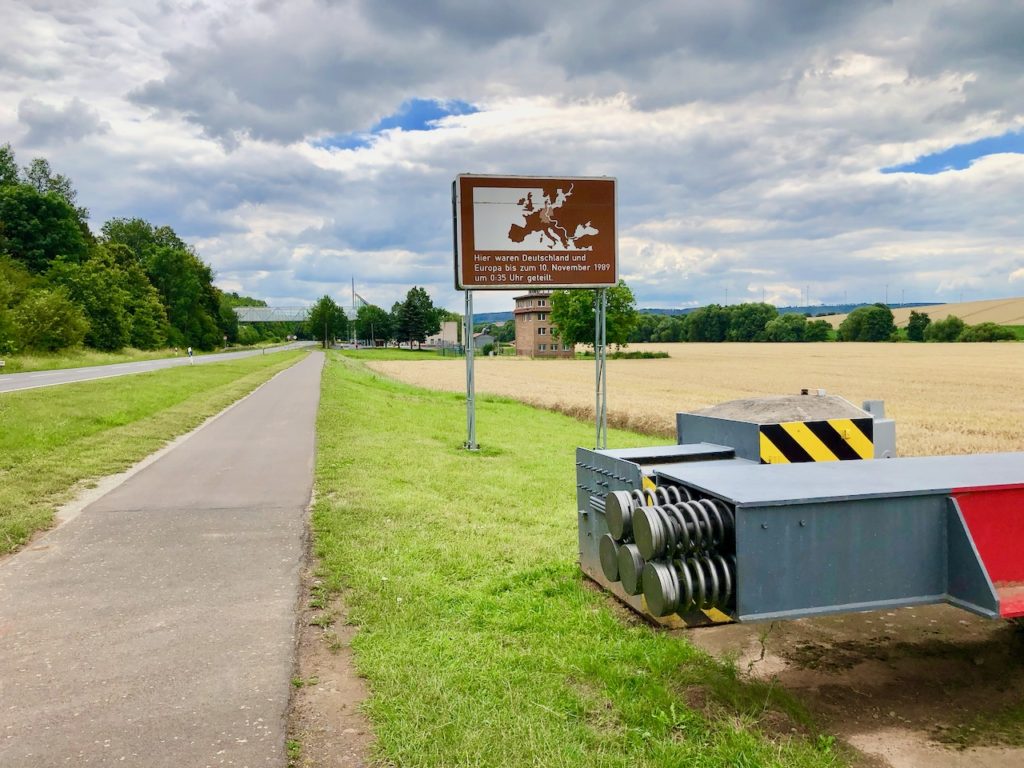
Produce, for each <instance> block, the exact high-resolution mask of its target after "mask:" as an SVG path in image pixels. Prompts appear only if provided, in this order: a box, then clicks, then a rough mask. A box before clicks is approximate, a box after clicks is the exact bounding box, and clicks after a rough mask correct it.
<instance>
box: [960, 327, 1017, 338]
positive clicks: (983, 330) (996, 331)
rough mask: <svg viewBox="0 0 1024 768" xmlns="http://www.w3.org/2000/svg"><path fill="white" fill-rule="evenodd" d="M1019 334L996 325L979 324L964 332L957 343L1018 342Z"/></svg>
mask: <svg viewBox="0 0 1024 768" xmlns="http://www.w3.org/2000/svg"><path fill="white" fill-rule="evenodd" d="M1016 339H1017V334H1015V333H1014V332H1013V331H1012V330H1011V329H1009V328H1006V327H1004V326H1002V325H996V324H995V323H979V324H978V325H972V326H969V327H967V328H965V329H964V330H963V332H962V333H961V334H960V335H959V336H958V337H957V341H1016Z"/></svg>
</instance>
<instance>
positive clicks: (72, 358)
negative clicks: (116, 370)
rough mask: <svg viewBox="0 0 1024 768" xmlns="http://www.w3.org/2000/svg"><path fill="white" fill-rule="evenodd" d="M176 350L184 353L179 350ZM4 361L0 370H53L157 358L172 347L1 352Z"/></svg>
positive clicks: (12, 371) (171, 355) (168, 353)
mask: <svg viewBox="0 0 1024 768" xmlns="http://www.w3.org/2000/svg"><path fill="white" fill-rule="evenodd" d="M179 354H182V355H183V354H185V352H184V350H182V351H181V352H180V353H179ZM2 357H3V359H4V362H5V365H4V367H3V368H2V369H0V372H2V373H26V372H29V371H56V370H60V369H63V368H86V367H89V366H93V365H113V364H115V363H137V362H141V361H144V360H160V359H161V358H164V357H174V350H172V349H150V350H142V349H122V350H121V351H120V352H99V351H97V350H95V349H84V348H80V349H64V350H61V351H60V352H53V353H51V354H46V353H28V354H24V355H7V356H2Z"/></svg>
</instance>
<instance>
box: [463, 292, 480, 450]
mask: <svg viewBox="0 0 1024 768" xmlns="http://www.w3.org/2000/svg"><path fill="white" fill-rule="evenodd" d="M465 321H466V327H465V328H463V331H462V345H463V348H464V349H465V350H466V442H465V444H464V446H463V447H465V448H466V450H469V451H479V450H480V446H479V445H477V442H476V382H475V381H474V380H473V292H472V291H466V317H465Z"/></svg>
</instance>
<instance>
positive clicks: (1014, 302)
mask: <svg viewBox="0 0 1024 768" xmlns="http://www.w3.org/2000/svg"><path fill="white" fill-rule="evenodd" d="M891 309H892V316H893V320H894V321H895V322H896V325H897V326H899V327H900V328H906V327H907V321H909V320H910V313H911V312H923V313H924V314H926V315H928V317H930V318H931V319H932V320H945V319H946V318H947V317H949V316H950V315H956V316H957V317H959V318H960V319H961V320H963V321H964V322H965V323H967V324H968V325H978V324H979V323H995V324H996V325H1024V298H1013V299H986V300H985V301H965V302H960V303H951V304H933V305H931V306H928V307H891ZM812 310H813V308H812ZM821 319H822V320H827V321H828V322H829V323H831V324H832V327H833V328H838V327H839V324H840V323H841V322H843V320H845V319H846V315H825V316H824V317H822V318H821Z"/></svg>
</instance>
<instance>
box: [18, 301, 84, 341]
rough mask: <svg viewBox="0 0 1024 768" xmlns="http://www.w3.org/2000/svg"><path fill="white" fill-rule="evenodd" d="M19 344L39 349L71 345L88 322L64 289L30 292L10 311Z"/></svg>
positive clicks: (81, 338) (80, 336)
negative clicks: (16, 328)
mask: <svg viewBox="0 0 1024 768" xmlns="http://www.w3.org/2000/svg"><path fill="white" fill-rule="evenodd" d="M14 321H15V324H16V325H17V326H18V328H19V334H20V338H19V341H20V342H21V346H22V347H25V348H28V349H34V350H39V351H41V352H56V351H57V350H58V349H65V348H66V347H75V346H78V345H79V344H81V343H82V340H83V339H84V338H85V334H86V333H87V332H88V330H89V321H88V320H86V318H85V314H84V313H83V312H82V310H81V309H79V308H78V306H77V305H76V304H75V303H74V302H72V301H71V298H70V297H69V296H68V293H67V291H66V290H65V289H64V288H55V289H53V290H46V289H43V290H38V291H33V292H32V293H30V294H29V295H28V296H27V297H26V298H25V300H24V301H23V302H21V304H19V305H18V307H17V308H16V309H15V310H14Z"/></svg>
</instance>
